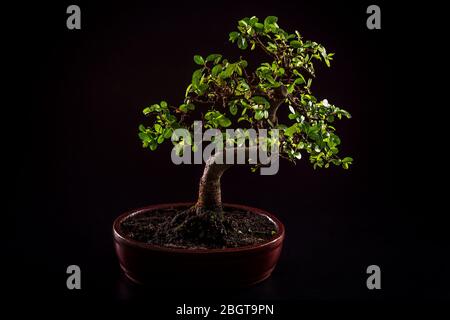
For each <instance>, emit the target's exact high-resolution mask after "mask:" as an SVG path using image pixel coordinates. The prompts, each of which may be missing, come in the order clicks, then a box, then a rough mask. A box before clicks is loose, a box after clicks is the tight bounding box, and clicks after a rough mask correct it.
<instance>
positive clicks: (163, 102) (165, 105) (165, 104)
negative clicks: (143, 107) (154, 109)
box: [160, 101, 167, 109]
mask: <svg viewBox="0 0 450 320" xmlns="http://www.w3.org/2000/svg"><path fill="white" fill-rule="evenodd" d="M160 105H161V108H164V109H166V108H167V102H165V101H161V103H160Z"/></svg>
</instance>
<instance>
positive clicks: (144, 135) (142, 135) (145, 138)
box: [139, 132, 151, 141]
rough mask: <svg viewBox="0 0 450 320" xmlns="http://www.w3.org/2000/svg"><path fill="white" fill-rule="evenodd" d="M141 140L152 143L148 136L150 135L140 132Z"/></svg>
mask: <svg viewBox="0 0 450 320" xmlns="http://www.w3.org/2000/svg"><path fill="white" fill-rule="evenodd" d="M139 138H140V139H141V140H142V141H150V140H151V139H150V137H149V136H148V134H146V133H144V132H139Z"/></svg>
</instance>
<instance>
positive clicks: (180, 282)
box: [113, 203, 285, 287]
mask: <svg viewBox="0 0 450 320" xmlns="http://www.w3.org/2000/svg"><path fill="white" fill-rule="evenodd" d="M191 205H192V203H176V204H161V205H153V206H149V207H145V208H141V209H137V210H133V211H130V212H127V213H124V214H122V215H121V216H119V217H118V218H117V219H116V220H115V221H114V225H113V236H114V245H115V250H116V254H117V257H118V259H119V263H120V267H121V268H122V270H123V271H124V273H125V275H126V276H127V277H128V278H129V279H130V280H132V281H133V282H135V283H138V284H146V285H157V284H161V285H164V286H168V285H169V286H207V287H217V286H219V287H244V286H250V285H252V284H255V283H258V282H261V281H263V280H265V279H267V278H268V277H269V276H270V275H271V273H272V271H273V270H274V269H275V266H276V264H277V261H278V258H279V256H280V253H281V249H282V245H283V240H284V236H285V231H284V226H283V224H282V223H281V222H280V221H279V220H278V219H277V218H276V217H275V216H273V215H272V214H270V213H268V212H266V211H263V210H260V209H256V208H252V207H247V206H242V205H235V204H224V207H228V208H235V209H240V210H245V211H248V212H251V213H254V214H258V215H263V216H265V217H267V218H268V219H270V220H271V221H272V222H273V223H274V225H275V229H276V233H275V235H274V236H273V238H272V239H269V240H267V241H265V242H262V243H258V244H255V245H250V246H243V247H237V248H223V249H189V248H186V249H185V248H171V247H163V246H157V245H153V244H148V243H144V242H138V241H135V240H133V239H130V238H128V237H126V236H125V235H124V232H122V230H121V224H122V222H123V221H124V220H126V219H127V218H129V217H131V216H136V215H142V214H144V213H148V212H151V211H153V210H158V209H165V208H180V209H183V208H186V207H189V206H191Z"/></svg>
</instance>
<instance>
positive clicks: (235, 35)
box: [229, 31, 240, 42]
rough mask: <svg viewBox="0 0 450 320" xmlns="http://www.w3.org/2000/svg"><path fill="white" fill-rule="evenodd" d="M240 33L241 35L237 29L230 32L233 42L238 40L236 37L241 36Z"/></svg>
mask: <svg viewBox="0 0 450 320" xmlns="http://www.w3.org/2000/svg"><path fill="white" fill-rule="evenodd" d="M239 35H240V33H239V32H236V31H233V32H230V34H229V36H230V41H231V42H234V41H236V39H237V38H238V37H239Z"/></svg>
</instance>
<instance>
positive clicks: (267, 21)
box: [264, 16, 278, 26]
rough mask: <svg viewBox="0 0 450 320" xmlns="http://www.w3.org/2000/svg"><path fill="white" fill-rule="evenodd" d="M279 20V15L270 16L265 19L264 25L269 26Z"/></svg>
mask: <svg viewBox="0 0 450 320" xmlns="http://www.w3.org/2000/svg"><path fill="white" fill-rule="evenodd" d="M277 21H278V17H275V16H268V17H267V18H265V19H264V25H265V26H268V25H271V24H274V23H276V22H277Z"/></svg>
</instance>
